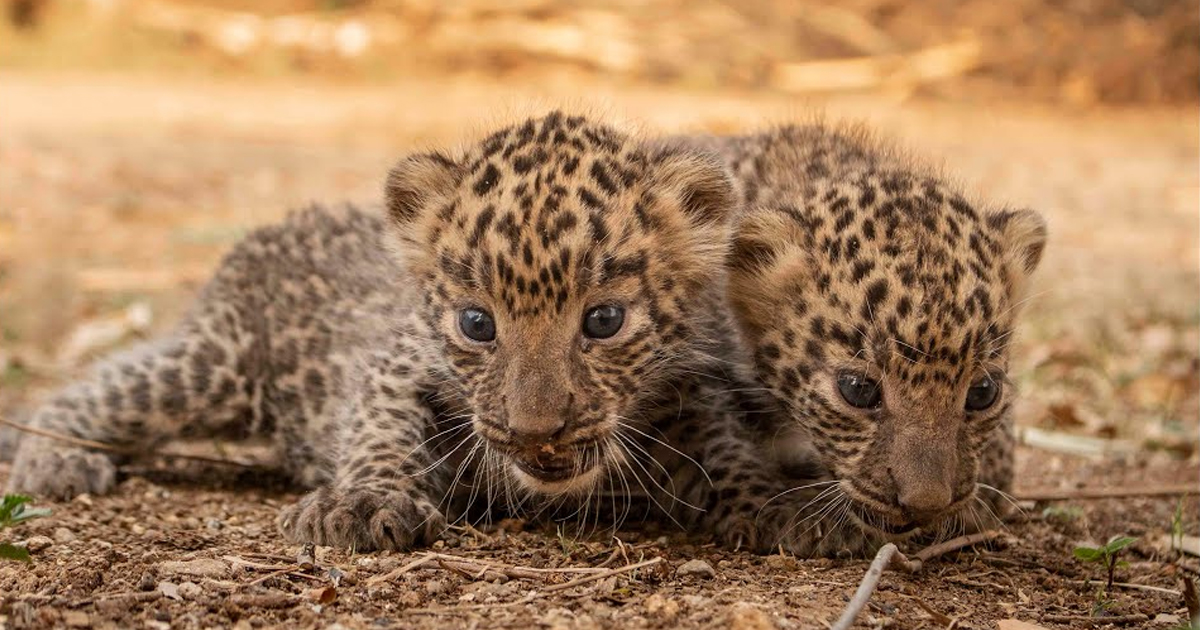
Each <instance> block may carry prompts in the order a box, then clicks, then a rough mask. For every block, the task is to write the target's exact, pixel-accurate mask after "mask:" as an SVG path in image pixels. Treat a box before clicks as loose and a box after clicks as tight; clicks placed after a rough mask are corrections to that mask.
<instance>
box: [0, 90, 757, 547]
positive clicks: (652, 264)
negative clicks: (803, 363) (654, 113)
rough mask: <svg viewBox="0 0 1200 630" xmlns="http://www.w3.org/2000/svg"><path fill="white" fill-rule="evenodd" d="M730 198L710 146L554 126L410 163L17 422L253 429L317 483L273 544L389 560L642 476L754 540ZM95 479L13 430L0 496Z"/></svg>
mask: <svg viewBox="0 0 1200 630" xmlns="http://www.w3.org/2000/svg"><path fill="white" fill-rule="evenodd" d="M736 203H737V199H736V194H735V192H734V188H733V184H732V182H731V181H730V180H729V178H728V176H727V175H726V173H725V170H724V169H723V167H722V165H721V164H720V162H719V161H718V160H716V159H715V158H712V157H711V156H708V155H706V154H703V153H701V152H697V151H694V150H681V149H677V148H676V149H671V148H665V147H662V146H659V145H656V144H654V143H652V142H647V141H643V140H639V139H637V138H633V137H630V136H627V135H625V134H622V133H620V132H617V131H615V130H614V129H612V128H610V127H609V126H606V125H604V124H599V123H597V122H594V121H590V120H587V119H585V118H583V117H577V116H567V115H564V114H561V113H557V112H555V113H552V114H550V115H547V116H545V117H542V118H536V119H530V120H527V121H525V122H523V123H520V124H517V125H514V126H511V127H507V128H504V129H501V130H499V131H497V132H495V133H493V134H491V135H489V136H488V137H487V138H485V139H484V140H482V141H481V142H478V143H477V144H474V145H472V146H470V147H468V148H467V149H466V150H464V151H461V152H458V153H443V152H429V153H420V154H416V155H413V156H411V157H408V158H407V159H404V160H402V161H401V162H400V163H399V164H398V165H397V166H396V167H395V169H394V170H393V171H392V172H391V174H390V176H389V177H388V179H387V184H386V204H385V206H386V208H385V211H384V212H383V213H381V216H377V215H376V214H372V213H368V212H362V211H359V210H355V209H346V210H343V211H337V212H335V211H330V210H326V209H322V208H313V209H309V210H306V211H303V212H299V213H296V214H294V215H293V216H291V217H290V218H289V219H288V220H286V221H285V222H283V223H282V224H279V225H274V226H269V227H265V228H261V229H259V230H257V231H256V232H254V233H253V234H252V235H251V236H249V237H248V238H247V239H245V240H244V241H243V242H242V243H240V244H239V245H238V246H237V247H236V248H235V249H234V250H233V251H232V252H231V253H230V254H229V255H228V256H227V258H226V259H225V260H224V262H223V263H222V265H221V266H220V268H219V269H218V270H217V272H216V274H215V276H214V278H213V279H212V280H211V282H209V283H208V285H207V287H206V288H205V289H204V290H203V293H202V294H201V295H200V297H199V300H198V301H197V303H196V305H195V307H194V309H193V310H192V311H191V313H190V314H189V315H188V316H187V317H186V318H185V319H184V320H183V322H182V323H181V324H180V325H179V326H178V328H177V329H176V330H175V331H174V332H172V333H171V334H168V335H167V336H165V337H163V338H161V339H158V340H155V341H152V342H150V343H147V344H144V345H142V346H139V347H136V348H133V349H132V350H130V351H127V352H125V353H122V354H119V355H117V356H114V357H111V358H109V359H108V360H106V361H103V362H101V363H99V364H98V365H97V366H96V368H95V370H94V372H93V374H92V376H90V377H89V378H86V379H84V380H81V381H79V382H76V383H74V384H71V385H69V386H68V387H66V388H64V389H62V390H60V391H58V392H57V393H55V394H54V395H52V396H51V397H50V398H49V400H47V401H46V402H45V403H44V404H43V405H42V406H41V407H40V408H38V409H37V410H36V411H35V412H34V413H33V414H32V417H31V420H30V423H31V424H32V425H33V426H34V427H37V428H40V429H44V430H47V431H52V432H58V433H62V434H66V435H69V436H73V437H78V438H84V439H88V440H97V441H103V442H107V443H110V444H117V445H122V446H127V447H141V446H148V445H150V444H152V443H154V442H156V441H159V440H162V439H166V438H170V437H174V436H179V435H185V434H186V435H193V436H195V435H212V434H216V433H219V432H228V431H233V432H235V433H237V434H240V435H252V434H260V435H270V436H273V437H274V438H275V440H276V443H277V445H278V447H279V459H280V464H281V466H282V467H283V469H284V470H286V471H287V472H289V473H290V474H291V475H292V476H293V477H294V478H295V479H296V480H297V481H298V482H299V483H301V484H304V485H306V486H309V487H312V488H315V489H314V490H313V491H312V492H310V493H309V494H307V495H306V496H304V497H303V498H302V499H301V500H300V501H299V502H298V503H297V504H295V505H293V506H291V507H289V508H287V509H285V510H284V511H283V513H282V514H281V516H280V519H279V523H280V527H281V529H282V530H283V532H284V534H285V535H286V536H287V537H289V538H290V539H292V540H295V541H312V542H315V543H319V544H327V545H338V546H354V547H356V548H358V549H379V548H406V547H410V546H412V545H416V544H425V543H429V542H430V541H432V540H434V539H435V538H437V537H438V536H439V534H440V532H441V531H442V529H443V528H444V525H445V523H446V520H447V518H457V517H459V516H461V515H462V514H463V513H464V512H465V511H466V510H468V509H470V508H471V506H472V505H473V504H475V503H476V502H477V501H478V500H481V499H482V500H483V501H485V502H486V506H485V507H486V508H488V509H489V512H490V510H491V509H492V508H494V505H495V506H503V507H504V508H505V509H508V508H512V509H520V508H521V506H525V505H530V504H532V505H540V504H544V503H546V502H548V501H551V500H553V501H554V502H556V503H565V504H568V505H570V504H571V503H575V504H576V505H577V507H576V509H575V512H579V511H580V510H579V506H582V507H584V508H587V507H590V506H591V504H592V503H593V502H594V501H590V499H594V497H595V495H598V494H601V492H602V491H608V492H609V493H612V494H616V495H617V496H618V497H620V496H622V495H628V494H629V493H630V488H631V486H634V485H635V484H640V485H641V486H643V487H644V488H645V489H646V490H647V492H648V493H649V495H650V498H651V500H652V501H654V502H655V503H656V504H658V505H659V506H660V507H662V508H663V509H664V510H665V511H666V512H667V513H668V515H669V516H670V517H671V518H674V519H676V520H679V519H681V518H682V519H687V520H688V521H691V522H693V523H696V524H699V525H701V526H703V527H705V528H706V529H709V530H710V531H713V532H715V533H716V534H718V535H720V536H721V537H723V538H724V539H725V540H728V541H730V542H733V543H737V542H743V543H747V544H755V543H756V542H757V540H758V539H757V536H756V530H755V528H754V515H755V511H756V508H757V506H758V505H760V504H761V503H762V501H763V500H764V499H765V497H767V496H769V489H770V487H771V484H772V483H774V480H773V479H772V476H771V473H770V471H769V470H767V469H766V467H765V465H763V464H762V463H761V461H760V460H761V458H760V457H759V456H758V453H757V452H756V451H755V450H754V447H753V444H752V443H750V442H749V441H747V440H746V437H745V435H744V431H743V428H742V427H741V424H740V423H741V419H742V415H741V413H740V412H739V401H737V400H736V399H735V396H736V395H737V392H736V390H737V388H736V387H732V386H731V385H730V383H731V381H733V380H735V379H737V378H739V376H738V375H737V374H736V372H737V366H738V365H739V364H741V363H742V361H741V360H740V359H739V358H738V349H737V348H738V344H737V343H736V331H735V328H734V325H733V321H732V317H731V315H730V313H729V311H728V309H727V308H726V305H725V296H724V293H725V286H726V257H727V254H728V251H729V245H730V226H729V223H730V218H731V217H730V215H731V213H732V209H733V208H734V207H735V206H736ZM115 480H116V468H115V462H114V461H113V459H112V458H111V454H110V453H107V452H101V451H94V450H89V449H87V448H84V447H80V446H74V445H66V444H63V443H61V442H56V441H53V440H51V439H48V438H45V437H41V436H26V437H25V439H23V440H22V442H21V444H20V446H19V449H18V452H17V455H16V460H15V463H14V467H13V470H12V475H11V478H10V480H9V487H10V488H11V489H14V490H20V491H26V492H31V493H37V494H47V495H56V496H70V495H73V494H77V493H81V492H91V493H103V492H106V491H108V490H110V489H111V488H112V487H113V485H114V483H115ZM495 509H499V508H495ZM613 509H614V510H615V509H617V508H616V507H614V508H613ZM583 513H584V514H586V511H584V512H583Z"/></svg>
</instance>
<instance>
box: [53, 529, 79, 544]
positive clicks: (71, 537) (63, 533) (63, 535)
mask: <svg viewBox="0 0 1200 630" xmlns="http://www.w3.org/2000/svg"><path fill="white" fill-rule="evenodd" d="M54 541H55V542H58V543H69V542H75V532H73V531H71V530H69V529H67V528H66V527H59V528H58V529H55V530H54Z"/></svg>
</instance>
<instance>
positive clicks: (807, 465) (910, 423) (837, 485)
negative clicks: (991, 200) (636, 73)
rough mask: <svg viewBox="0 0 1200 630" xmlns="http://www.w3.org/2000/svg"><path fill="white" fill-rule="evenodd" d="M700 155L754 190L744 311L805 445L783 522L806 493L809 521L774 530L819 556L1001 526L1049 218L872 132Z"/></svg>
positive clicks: (776, 135)
mask: <svg viewBox="0 0 1200 630" xmlns="http://www.w3.org/2000/svg"><path fill="white" fill-rule="evenodd" d="M684 144H690V145H692V146H698V147H703V148H707V149H710V150H715V151H717V152H718V153H720V154H721V155H722V156H723V157H724V159H725V160H726V162H727V164H728V166H729V167H730V169H731V171H732V173H733V174H734V177H735V179H737V180H738V181H739V182H740V184H741V187H742V191H743V201H744V206H745V209H744V211H743V214H742V216H741V217H740V219H739V220H738V224H737V227H736V228H735V229H736V236H735V246H734V254H733V257H732V263H731V276H730V287H731V296H732V298H731V301H732V303H733V305H734V309H735V311H736V313H737V316H738V319H739V321H740V323H741V327H742V329H743V330H744V332H745V334H746V336H747V338H748V339H749V343H750V344H751V346H752V348H753V357H754V363H755V365H756V367H757V372H758V375H759V377H760V379H761V380H762V382H763V383H764V384H765V385H766V386H767V387H768V388H769V389H770V390H771V391H772V393H773V394H774V396H775V397H776V398H777V399H778V401H779V404H780V406H781V407H782V409H783V411H784V414H785V415H786V416H789V417H790V418H791V419H792V420H793V426H794V427H795V428H796V429H797V432H798V437H799V438H800V439H799V440H798V441H799V442H800V443H801V448H800V449H799V450H797V449H794V448H793V449H792V450H791V452H790V459H791V462H790V465H791V466H792V467H793V468H794V469H795V470H796V472H795V474H794V477H795V479H793V480H792V485H794V486H795V492H794V493H792V494H788V495H783V497H788V498H789V501H788V503H789V505H790V506H792V507H787V508H783V509H789V510H791V509H793V508H794V506H795V501H796V496H797V495H799V496H801V497H803V498H804V502H803V504H802V509H798V510H795V514H794V516H793V518H792V520H791V523H790V524H789V525H787V526H786V527H785V528H784V529H782V530H780V531H778V532H770V533H764V534H763V535H764V536H767V537H768V538H769V537H772V536H774V537H776V538H777V542H779V543H780V544H783V545H784V546H785V547H788V548H790V549H792V550H794V551H795V552H796V553H800V554H805V555H813V554H828V553H834V552H837V551H840V550H843V549H850V550H852V551H855V552H864V551H869V550H870V547H871V545H873V544H877V543H878V541H879V540H880V539H884V538H890V539H896V538H901V537H907V536H911V535H912V533H913V532H916V531H918V530H920V531H922V532H924V533H926V534H931V535H935V536H945V535H949V534H950V533H954V532H956V531H964V530H973V529H978V528H980V527H984V526H987V525H989V524H990V523H992V522H994V520H995V519H996V518H997V517H998V515H999V514H1000V513H1001V512H1002V511H1003V509H1004V506H1005V504H1006V503H1007V502H1008V500H1007V499H1006V498H1005V496H1006V495H1005V492H1006V491H1007V490H1009V489H1010V488H1011V485H1012V475H1013V466H1012V457H1013V433H1012V431H1013V420H1012V409H1013V401H1014V398H1015V388H1014V386H1013V383H1012V382H1011V380H1010V378H1009V370H1010V361H1011V358H1010V348H1011V343H1012V335H1013V331H1014V329H1015V327H1016V325H1017V315H1018V311H1019V307H1020V306H1021V304H1022V302H1023V301H1024V299H1025V295H1026V290H1027V286H1028V284H1029V276H1030V274H1031V273H1032V272H1033V271H1034V268H1035V267H1036V266H1037V264H1038V262H1039V260H1040V259H1041V256H1042V251H1043V248H1044V246H1045V241H1046V226H1045V223H1044V221H1043V220H1042V218H1041V217H1040V216H1039V215H1038V214H1036V213H1035V212H1033V211H1031V210H1011V209H1004V208H994V207H989V206H986V205H982V204H978V203H973V202H971V201H968V200H967V199H966V198H965V197H964V196H963V195H962V194H961V193H960V192H959V191H958V190H957V189H956V188H955V187H954V186H953V185H951V184H950V183H948V182H947V181H946V179H945V178H943V177H940V176H939V175H938V174H936V173H934V172H933V171H932V170H930V169H927V168H923V167H919V166H915V164H916V162H915V161H914V160H912V159H909V158H907V157H905V156H902V155H899V154H897V153H896V152H895V151H893V150H891V149H888V148H886V147H883V146H882V145H881V144H880V143H878V142H876V141H873V140H872V139H870V138H869V137H868V135H867V134H866V133H864V132H863V131H862V130H856V129H841V130H840V129H836V128H832V127H829V126H825V125H820V124H815V125H809V126H785V127H780V128H777V129H773V130H771V131H768V132H766V133H763V134H760V135H754V136H746V137H732V138H693V139H691V140H689V141H685V142H684ZM784 450H785V451H787V449H784ZM785 459H787V458H785ZM781 498H782V497H781ZM772 509H773V508H771V507H768V508H767V510H768V511H770V510H772ZM774 509H779V508H774ZM776 522H783V519H778V520H777V521H776Z"/></svg>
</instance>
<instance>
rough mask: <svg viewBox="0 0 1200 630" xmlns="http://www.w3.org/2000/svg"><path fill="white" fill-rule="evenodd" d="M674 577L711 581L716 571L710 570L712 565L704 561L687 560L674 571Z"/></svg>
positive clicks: (715, 575)
mask: <svg viewBox="0 0 1200 630" xmlns="http://www.w3.org/2000/svg"><path fill="white" fill-rule="evenodd" d="M675 575H677V576H679V577H688V576H692V577H697V578H700V579H703V580H711V579H712V578H714V577H717V571H716V570H715V569H713V568H712V565H711V564H709V563H707V562H705V561H704V560H688V561H687V562H685V563H683V564H682V565H680V567H679V568H678V569H675Z"/></svg>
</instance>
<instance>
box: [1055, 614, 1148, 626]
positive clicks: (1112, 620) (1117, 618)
mask: <svg viewBox="0 0 1200 630" xmlns="http://www.w3.org/2000/svg"><path fill="white" fill-rule="evenodd" d="M1042 621H1049V622H1051V623H1078V624H1082V625H1085V626H1094V625H1117V626H1121V625H1125V624H1130V623H1145V622H1147V621H1150V618H1149V617H1147V616H1146V615H1140V614H1135V615H1109V616H1105V617H1094V616H1092V615H1046V616H1045V617H1042Z"/></svg>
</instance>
